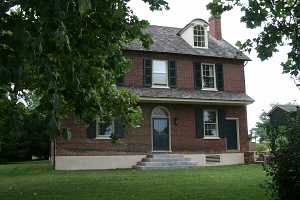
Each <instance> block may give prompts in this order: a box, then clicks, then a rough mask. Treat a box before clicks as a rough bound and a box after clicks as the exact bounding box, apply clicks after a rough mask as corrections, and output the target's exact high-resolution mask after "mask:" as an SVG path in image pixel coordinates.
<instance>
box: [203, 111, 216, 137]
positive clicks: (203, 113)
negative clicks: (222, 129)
mask: <svg viewBox="0 0 300 200" xmlns="http://www.w3.org/2000/svg"><path fill="white" fill-rule="evenodd" d="M204 112H216V123H210V124H216V135H213V136H210V135H205V120H204ZM202 115H203V137H204V139H208V138H209V139H217V138H219V139H220V137H219V120H218V118H219V112H218V110H216V109H204V110H203V111H202Z"/></svg>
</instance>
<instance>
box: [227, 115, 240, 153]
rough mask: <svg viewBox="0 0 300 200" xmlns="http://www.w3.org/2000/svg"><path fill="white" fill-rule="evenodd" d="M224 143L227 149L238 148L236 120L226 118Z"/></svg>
mask: <svg viewBox="0 0 300 200" xmlns="http://www.w3.org/2000/svg"><path fill="white" fill-rule="evenodd" d="M225 127H226V134H225V137H226V145H227V150H237V149H238V138H237V127H236V120H226V126H225Z"/></svg>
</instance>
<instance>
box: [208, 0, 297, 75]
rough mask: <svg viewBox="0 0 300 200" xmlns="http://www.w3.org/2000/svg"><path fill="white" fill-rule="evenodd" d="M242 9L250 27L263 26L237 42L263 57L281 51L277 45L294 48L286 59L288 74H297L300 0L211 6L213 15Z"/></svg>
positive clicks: (221, 0)
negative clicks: (252, 36) (243, 40)
mask: <svg viewBox="0 0 300 200" xmlns="http://www.w3.org/2000/svg"><path fill="white" fill-rule="evenodd" d="M234 6H238V7H240V8H241V11H242V12H243V16H242V18H241V21H242V22H244V23H246V25H247V27H248V28H250V29H254V28H262V29H263V31H262V32H261V33H260V34H259V35H258V36H257V37H256V38H253V39H248V40H247V41H245V42H244V43H241V42H238V43H237V45H238V46H239V47H240V48H241V49H242V50H245V51H248V52H250V51H251V50H252V49H255V50H256V51H257V53H258V57H259V58H260V59H261V60H266V59H268V58H270V57H272V56H273V54H274V52H277V51H278V47H280V46H283V45H288V46H290V47H291V50H290V52H289V53H288V59H287V60H286V61H285V62H283V63H282V64H281V65H282V66H283V70H284V72H285V73H290V74H291V75H293V76H295V77H297V76H298V75H299V72H300V26H299V20H300V2H299V1H298V0H276V1H272V0H260V1H256V0H248V1H241V0H213V2H211V3H209V4H208V6H207V7H208V8H209V9H210V10H211V13H212V14H213V15H220V14H221V13H222V12H225V11H228V10H231V9H232V8H233V7H234Z"/></svg>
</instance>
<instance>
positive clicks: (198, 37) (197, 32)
mask: <svg viewBox="0 0 300 200" xmlns="http://www.w3.org/2000/svg"><path fill="white" fill-rule="evenodd" d="M194 46H196V47H205V29H204V27H202V26H200V25H198V26H195V27H194Z"/></svg>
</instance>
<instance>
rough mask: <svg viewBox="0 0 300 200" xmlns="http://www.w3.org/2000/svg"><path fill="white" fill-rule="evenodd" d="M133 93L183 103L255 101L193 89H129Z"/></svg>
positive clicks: (244, 97) (240, 95)
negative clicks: (192, 101) (193, 101)
mask: <svg viewBox="0 0 300 200" xmlns="http://www.w3.org/2000/svg"><path fill="white" fill-rule="evenodd" d="M128 89H129V90H130V91H131V92H133V93H134V94H136V95H138V96H140V97H141V99H142V98H161V99H164V98H165V99H166V100H168V99H170V98H171V99H172V98H173V99H178V100H182V101H185V100H186V101H191V100H195V102H196V101H197V100H198V101H201V102H204V101H220V102H232V103H234V102H237V103H241V104H250V103H252V102H254V100H253V99H252V98H251V97H249V96H247V95H246V94H243V93H235V92H224V91H203V90H193V89H161V88H128Z"/></svg>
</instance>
